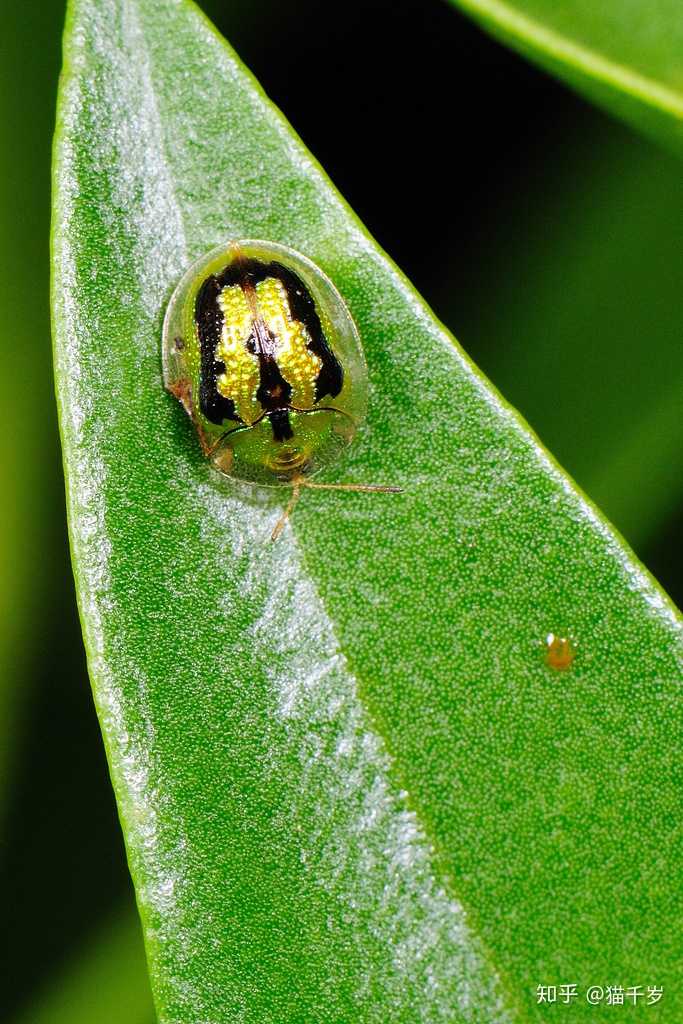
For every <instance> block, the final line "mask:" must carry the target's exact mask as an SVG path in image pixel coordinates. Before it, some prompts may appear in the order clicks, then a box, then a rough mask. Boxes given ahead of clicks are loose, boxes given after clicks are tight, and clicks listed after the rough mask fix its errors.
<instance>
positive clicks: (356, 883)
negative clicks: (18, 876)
mask: <svg viewBox="0 0 683 1024" xmlns="http://www.w3.org/2000/svg"><path fill="white" fill-rule="evenodd" d="M350 144H352V140H350ZM366 156H367V155H366V154H359V159H365V158H366ZM55 186H56V195H55V212H54V238H53V260H54V278H53V303H54V318H55V354H56V374H57V387H58V396H59V408H60V420H61V430H62V438H63V444H64V452H65V465H66V474H67V493H68V507H69V516H70V530H71V540H72V548H73V558H74V566H75V573H76V579H77V587H78V594H79V603H80V611H81V616H82V620H83V627H84V634H85V641H86V646H87V650H88V658H89V665H90V672H91V676H92V683H93V690H94V694H95V700H96V704H97V708H98V712H99V715H100V720H101V724H102V730H103V734H104V739H105V743H106V747H107V752H108V757H109V761H110V765H111V772H112V776H113V781H114V786H115V789H116V794H117V798H118V801H119V807H120V814H121V821H122V826H123V831H124V835H125V839H126V843H127V850H128V857H129V861H130V866H131V871H132V874H133V878H134V881H135V885H136V889H137V896H138V902H139V906H140V912H141V916H142V921H143V926H144V931H145V939H146V946H147V954H148V958H149V963H150V972H151V978H152V985H153V989H154V993H155V998H156V1002H157V1007H158V1011H159V1015H160V1019H161V1020H162V1021H164V1022H166V1024H170V1022H174V1024H176V1022H177V1024H197V1022H198V1021H202V1022H211V1024H223V1022H228V1021H230V1022H233V1021H244V1022H249V1024H267V1022H272V1024H282V1022H283V1021H298V1020H301V1021H307V1022H313V1021H315V1022H320V1024H328V1022H330V1024H331V1022H339V1024H341V1022H348V1021H359V1022H360V1021H362V1022H371V1021H372V1022H374V1021H377V1022H379V1021H382V1022H384V1021H392V1022H406V1024H408V1022H411V1024H414V1022H416V1021H429V1022H437V1021H439V1022H440V1021H449V1022H450V1021H456V1020H457V1021H482V1020H485V1021H487V1022H494V1021H500V1022H503V1021H506V1022H507V1021H516V1020H531V1019H535V1018H536V1016H537V1015H540V1014H541V1013H542V1011H543V1007H538V1006H537V1005H536V986H537V985H538V984H539V983H554V982H556V983H559V982H562V981H577V982H579V983H581V984H584V985H588V984H594V983H600V982H603V981H604V983H605V984H607V983H612V982H613V981H615V980H617V979H618V980H622V979H623V983H624V984H629V983H655V984H663V985H665V986H667V991H666V998H667V999H668V1000H669V1006H670V1007H673V1006H674V1005H677V1006H679V1008H680V1009H683V988H682V987H681V985H680V980H681V979H680V974H681V968H680V957H679V955H678V951H679V950H680V946H681V941H682V940H683V934H682V932H683V926H682V924H681V922H682V921H683V917H682V915H681V886H680V871H681V826H680V795H679V794H680V782H679V775H680V770H681V769H680V765H681V736H682V735H683V734H682V732H681V714H680V705H679V689H680V660H679V659H680V650H681V649H680V634H679V632H678V627H677V619H676V616H675V612H674V610H673V609H672V607H671V606H670V604H669V603H668V601H667V599H666V598H665V596H664V595H663V594H662V593H661V591H660V590H659V589H658V588H657V586H656V585H655V584H654V582H653V581H652V580H651V578H650V577H648V575H647V574H646V573H645V572H644V570H643V569H642V568H641V567H640V566H639V565H638V564H637V563H636V562H635V560H634V559H633V556H632V555H631V554H630V553H629V551H628V550H627V549H626V548H625V547H624V545H623V543H622V542H621V541H620V539H619V538H618V537H616V536H615V535H614V533H613V532H612V531H611V529H610V528H609V527H608V526H607V525H606V524H605V523H604V522H603V521H602V520H601V518H600V516H599V514H598V513H597V512H596V511H595V510H594V509H593V508H592V507H591V506H590V505H588V504H587V503H586V502H585V500H584V499H583V498H582V496H581V495H580V494H579V493H578V492H577V491H576V489H575V488H574V486H573V485H572V484H571V482H570V481H568V480H567V478H566V477H565V476H564V475H563V474H562V472H561V471H560V470H559V469H558V468H557V466H556V465H555V464H554V463H553V462H552V460H551V458H550V457H549V456H548V455H547V453H546V452H545V451H544V450H543V449H542V447H541V446H540V445H539V442H538V441H537V439H536V438H534V437H533V436H532V435H531V434H530V432H529V431H528V429H527V428H526V427H525V425H524V424H523V423H521V422H520V420H519V418H518V417H517V415H516V414H515V413H514V411H513V410H512V409H510V408H509V407H508V406H506V405H505V403H504V402H503V401H502V400H501V398H500V396H498V395H497V394H496V393H495V392H494V390H493V389H492V388H491V387H490V385H488V384H487V382H486V381H485V380H483V379H482V377H481V376H480V375H479V374H478V373H477V371H476V370H475V369H474V368H473V366H472V365H471V364H470V363H469V362H468V360H467V358H466V357H465V356H464V355H463V354H462V353H461V351H460V350H459V349H458V347H457V345H456V344H455V342H454V341H453V339H452V338H451V337H450V335H449V334H448V333H447V331H446V330H445V329H444V328H443V326H442V325H441V324H439V323H438V322H437V321H436V320H435V318H434V317H433V315H432V314H431V313H430V311H429V309H427V308H426V307H425V305H424V304H423V303H422V302H421V300H420V299H419V297H418V296H417V295H416V294H415V292H414V291H413V290H412V289H411V287H410V285H409V284H408V282H407V281H406V280H405V278H403V277H402V276H401V274H400V273H399V272H398V271H397V270H396V268H395V267H394V266H393V265H392V264H391V262H390V261H389V260H388V259H387V257H386V256H385V255H384V254H383V253H382V252H381V251H380V250H379V249H378V247H377V246H376V245H375V244H374V242H373V241H372V239H371V238H369V237H368V235H367V234H366V233H365V232H364V230H363V229H362V227H361V226H360V224H359V223H358V222H357V220H356V219H355V218H354V216H353V215H352V214H351V212H350V211H349V210H348V208H347V207H346V206H345V204H344V203H343V201H342V200H341V199H340V197H339V196H338V194H337V193H336V192H335V190H334V188H333V187H332V186H331V185H330V183H329V181H328V180H327V179H326V178H325V176H324V175H323V173H322V172H321V170H320V168H319V167H318V166H317V165H316V163H315V162H314V161H313V159H312V158H311V157H310V155H309V154H308V153H307V152H306V150H305V149H304V147H303V146H302V144H301V143H300V142H299V141H298V139H297V138H296V137H295V135H294V134H293V133H292V131H291V129H290V128H289V127H288V125H287V124H286V122H285V121H284V120H283V118H282V116H281V115H280V114H279V112H278V111H277V110H275V109H274V108H273V107H272V105H270V104H269V102H268V100H267V99H266V97H265V96H264V95H263V93H262V92H261V90H260V89H259V87H258V85H257V84H256V83H255V82H254V80H253V79H252V78H251V76H250V75H249V74H248V72H246V71H245V69H244V68H243V67H242V66H241V64H240V63H239V61H238V59H237V58H236V57H235V55H234V53H233V52H232V51H231V50H230V49H229V47H228V46H227V45H226V44H225V43H224V42H223V41H222V40H221V39H220V38H218V37H217V35H216V34H215V32H214V31H213V29H212V27H211V26H210V25H209V23H208V22H207V21H206V20H205V19H204V18H203V17H202V16H201V15H200V14H199V13H198V12H197V11H196V9H195V8H193V7H191V6H190V5H188V4H187V3H186V2H185V0H161V2H159V0H155V2H152V0H104V2H103V0H77V2H75V3H73V5H72V7H71V10H70V16H69V19H68V24H67V34H66V46H65V73H64V78H63V82H62V87H61V95H60V103H59V115H58V133H57V143H56V162H55ZM407 199H409V197H407ZM435 227H436V229H437V230H438V226H435ZM244 237H251V238H263V239H267V240H271V241H277V242H283V243H285V244H287V245H290V246H292V247H294V248H296V249H298V250H300V251H301V252H304V253H305V254H306V255H307V256H309V257H310V258H311V259H313V260H314V262H316V263H317V264H318V265H319V266H320V267H321V268H322V269H323V270H324V271H325V272H326V273H327V274H328V275H329V276H330V277H331V278H332V280H333V281H334V283H335V284H336V286H337V287H338V288H339V290H340V292H341V293H342V296H343V297H344V299H345V300H346V302H347V303H348V305H349V308H350V310H351V312H352V314H353V316H354V318H355V319H356V322H357V324H358V327H359V330H360V333H361V337H362V339H363V343H364V346H365V350H366V355H367V359H368V365H369V372H370V381H371V393H370V415H369V420H368V423H367V426H366V428H365V430H364V432H363V435H362V437H361V438H360V439H359V441H358V442H357V444H356V445H355V446H354V447H352V448H351V449H350V451H349V454H348V456H346V457H345V459H344V461H342V462H339V463H337V464H336V465H335V466H334V467H332V468H330V469H329V470H328V471H327V472H326V474H325V479H327V480H328V481H346V482H354V481H355V482H363V483H389V484H397V485H401V486H402V487H404V488H405V490H404V493H403V494H399V495H395V494H394V495H378V494H374V495H373V494H352V493H346V494H342V493H336V494H335V493H334V492H317V493H314V492H310V493H306V494H305V495H304V497H303V499H302V501H301V504H300V506H299V507H298V508H297V510H296V513H295V515H294V518H293V520H292V522H291V524H290V525H289V526H288V527H287V529H286V530H285V532H284V533H283V535H282V536H281V538H280V539H279V540H278V542H277V543H275V544H272V543H270V542H269V539H268V538H269V535H270V532H271V530H272V528H273V526H274V524H275V522H276V521H277V519H278V517H279V515H280V512H281V509H282V506H283V503H284V501H285V500H286V493H285V492H284V491H283V489H281V488H280V489H278V488H271V489H268V488H262V489H260V490H259V489H249V488H247V487H245V486H240V485H239V484H237V483H232V482H231V481H227V480H223V479H220V478H218V477H217V476H216V474H215V473H214V472H213V471H212V470H211V468H210V466H209V465H208V463H207V462H206V461H205V460H203V459H202V457H201V454H200V452H199V447H198V444H197V441H196V438H195V437H194V435H193V433H192V430H191V426H190V424H189V421H188V420H187V417H186V416H185V415H184V414H183V412H182V410H181V408H180V406H179V405H178V404H177V403H176V402H175V401H174V400H173V399H172V398H171V397H170V396H169V395H168V394H166V393H165V392H164V390H163V387H162V379H161V361H160V343H161V325H162V319H163V315H164V310H165V306H166V303H167V301H168V299H169V297H170V294H171V292H172V290H173V287H174V285H175V283H176V282H177V280H178V279H179V277H180V276H181V274H182V273H183V271H184V269H185V268H186V266H187V265H188V264H189V263H190V262H191V261H192V260H194V259H195V258H196V257H198V256H199V255H201V254H202V253H203V252H205V251H207V250H209V249H210V248H212V247H213V246H215V245H217V244H218V243H220V242H222V241H224V240H227V239H230V238H244ZM454 245H457V240H454ZM551 631H552V632H555V633H558V634H561V635H565V634H570V635H571V636H572V637H573V638H574V639H575V641H576V644H577V651H578V653H577V657H576V661H575V664H574V666H573V667H572V668H571V669H570V670H569V671H568V672H566V673H557V672H554V671H552V670H551V669H549V668H548V667H547V666H546V665H545V663H544V658H543V641H544V638H545V637H546V635H547V634H548V633H549V632H551ZM589 1011H590V1008H588V1007H586V1005H585V1004H584V1005H577V1007H576V1008H575V1012H576V1014H577V1015H582V1014H583V1013H584V1012H589ZM539 1019H540V1016H539Z"/></svg>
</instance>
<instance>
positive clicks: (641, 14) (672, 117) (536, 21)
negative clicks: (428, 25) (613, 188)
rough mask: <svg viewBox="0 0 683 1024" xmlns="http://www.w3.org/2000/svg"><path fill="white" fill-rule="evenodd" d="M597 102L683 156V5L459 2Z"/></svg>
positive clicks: (659, 1)
mask: <svg viewBox="0 0 683 1024" xmlns="http://www.w3.org/2000/svg"><path fill="white" fill-rule="evenodd" d="M451 2H452V3H454V4H456V5H457V6H458V7H460V8H461V9H462V10H463V11H466V12H467V13H468V14H470V15H471V16H472V17H473V18H474V19H475V20H476V21H479V22H481V24H482V25H483V26H484V28H486V29H487V30H488V31H490V32H491V33H492V34H493V35H495V36H497V37H498V38H500V39H501V40H503V42H505V43H507V44H508V45H509V46H512V47H514V49H516V50H519V51H520V53H523V54H524V55H525V56H526V57H528V58H529V59H530V60H533V61H535V62H536V63H538V64H540V65H541V66H542V67H544V68H546V69H547V70H548V71H551V72H552V73H553V74H554V75H557V76H558V78H561V79H563V80H564V81H565V82H567V83H568V84H569V85H571V86H572V87H573V88H575V89H576V90H577V91H578V92H580V93H582V94H583V95H584V96H587V97H588V98H589V99H590V100H592V101H593V102H595V103H598V104H599V105H600V106H603V107H605V108H606V109H607V110H609V111H610V112H611V113H613V114H616V115H617V117H619V118H622V119H623V120H625V121H628V122H629V123H631V124H634V125H636V126H637V127H638V128H640V129H641V130H642V131H644V132H646V134H648V135H651V136H653V137H655V138H657V139H659V140H660V141H663V142H664V143H665V144H666V145H668V146H671V147H673V148H674V149H675V150H676V151H677V152H678V153H679V154H680V153H681V152H682V151H683V65H682V63H681V53H682V52H683V7H681V4H680V3H679V0H654V2H651V3H642V2H641V0H600V2H599V3H596V2H595V0H562V2H561V3H558V2H557V0H512V2H508V0H451Z"/></svg>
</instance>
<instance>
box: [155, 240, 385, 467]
mask: <svg viewBox="0 0 683 1024" xmlns="http://www.w3.org/2000/svg"><path fill="white" fill-rule="evenodd" d="M297 316H299V319H297ZM320 334H321V335H322V341H321V339H320V337H319V335H320ZM325 347H326V348H325ZM162 359H163V373H164V384H165V386H166V388H167V389H168V390H169V391H170V392H171V393H172V394H173V395H175V397H176V398H178V399H179V400H180V401H181V402H182V404H183V406H184V408H185V410H186V412H187V413H188V415H189V416H190V418H191V420H192V422H193V424H194V426H195V429H196V431H197V434H198V437H199V441H200V444H201V446H202V450H203V451H204V454H205V455H206V456H207V457H208V458H210V459H211V462H212V463H213V465H214V466H215V468H216V469H217V470H218V471H219V472H221V473H223V474H226V475H229V476H233V477H237V478H238V479H241V480H246V481H250V482H254V483H260V484H278V483H291V481H292V480H293V479H296V478H301V477H303V476H308V475H311V474H313V473H316V472H317V471H318V470H320V469H322V468H323V467H325V466H328V465H329V464H330V463H332V462H333V461H334V460H335V459H337V458H338V457H339V455H340V454H341V453H342V452H343V451H344V449H345V448H346V447H347V446H348V445H349V444H350V443H351V442H352V441H353V438H354V436H355V434H356V431H357V429H358V427H359V426H360V424H361V423H362V421H363V419H364V418H365V414H366V409H367V369H366V364H365V358H364V356H363V350H362V347H361V343H360V338H359V336H358V331H357V330H356V326H355V324H354V322H353V320H352V318H351V315H350V313H349V311H348V309H347V308H346V305H345V304H344V301H343V299H342V298H341V296H340V294H339V292H338V291H337V289H336V288H335V287H334V285H333V284H332V282H331V281H330V280H329V278H328V277H327V276H326V275H325V274H323V273H322V271H321V270H320V269H319V268H318V267H316V266H315V264H314V263H312V262H311V260H309V259H307V258H306V257H305V256H302V255H301V254H300V253H298V252H295V251H294V250H293V249H290V248H288V247H287V246H284V245H280V244H278V243H275V242H265V241H258V240H239V241H231V242H227V243H225V244H223V245H220V246H218V247H217V248H215V249H212V250H211V252H209V253H207V254H206V255H204V256H202V257H201V258H200V259H198V260H196V261H195V262H194V263H193V264H192V266H191V267H189V269H188V270H187V271H186V273H185V274H184V275H183V277H182V279H181V281H180V282H179V284H178V286H177V288H176V289H175V291H174V293H173V296H172V297H171V301H170V303H169V306H168V310H167V313H166V318H165V321H164V329H163V350H162ZM335 364H336V368H335ZM266 378H267V379H266ZM273 381H275V384H273ZM335 389H336V393H331V392H334V391H335ZM280 395H282V396H283V397H282V399H281V398H280V397H279V396H280ZM226 410H228V411H229V412H230V415H229V416H224V415H223V413H224V412H225V411H226Z"/></svg>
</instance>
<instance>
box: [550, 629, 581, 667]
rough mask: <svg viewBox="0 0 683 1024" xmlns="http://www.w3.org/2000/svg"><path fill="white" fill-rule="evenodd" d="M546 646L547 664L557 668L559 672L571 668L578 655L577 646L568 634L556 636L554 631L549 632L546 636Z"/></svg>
mask: <svg viewBox="0 0 683 1024" xmlns="http://www.w3.org/2000/svg"><path fill="white" fill-rule="evenodd" d="M545 646H546V651H545V663H546V665H548V666H549V667H550V668H554V669H557V671H558V672H564V671H565V670H566V669H568V668H571V666H572V663H573V661H574V658H575V657H576V648H575V647H574V644H573V643H572V641H571V640H570V639H569V637H568V636H555V634H554V633H548V635H547V637H546V638H545Z"/></svg>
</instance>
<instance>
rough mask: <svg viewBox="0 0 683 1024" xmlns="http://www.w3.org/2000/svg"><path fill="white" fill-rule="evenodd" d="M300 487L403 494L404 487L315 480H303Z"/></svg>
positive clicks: (320, 489)
mask: <svg viewBox="0 0 683 1024" xmlns="http://www.w3.org/2000/svg"><path fill="white" fill-rule="evenodd" d="M299 486H300V487H315V488H316V490H318V491H380V492H383V493H384V494H402V493H403V488H402V487H392V486H391V485H389V484H318V483H316V482H315V481H314V480H301V481H300V482H299Z"/></svg>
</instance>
